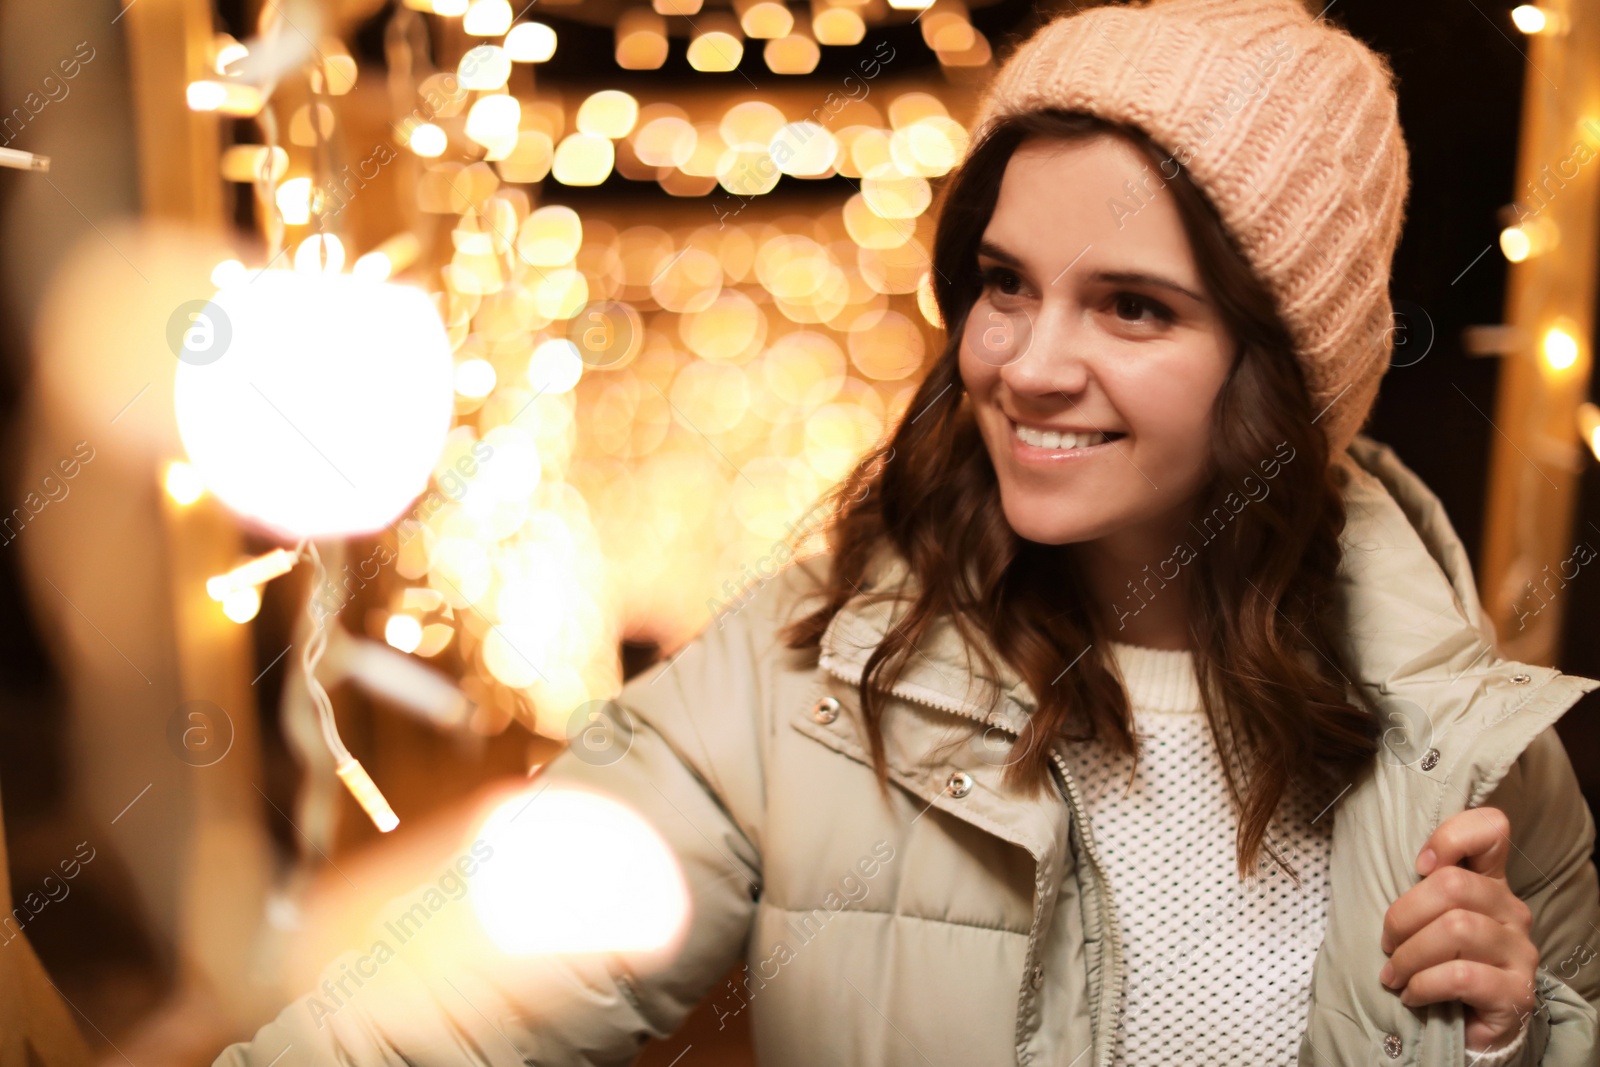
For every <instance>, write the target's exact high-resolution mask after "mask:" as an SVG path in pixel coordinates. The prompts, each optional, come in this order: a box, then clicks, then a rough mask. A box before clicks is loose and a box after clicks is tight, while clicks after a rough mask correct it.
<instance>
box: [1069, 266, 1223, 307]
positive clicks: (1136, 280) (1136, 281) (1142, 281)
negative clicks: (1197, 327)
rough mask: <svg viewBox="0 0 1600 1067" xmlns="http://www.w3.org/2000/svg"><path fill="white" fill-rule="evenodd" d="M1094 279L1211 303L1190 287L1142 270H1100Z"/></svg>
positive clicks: (1200, 302)
mask: <svg viewBox="0 0 1600 1067" xmlns="http://www.w3.org/2000/svg"><path fill="white" fill-rule="evenodd" d="M1093 277H1094V278H1095V279H1096V280H1098V281H1102V282H1111V283H1112V284H1114V285H1149V286H1153V287H1154V288H1157V289H1170V290H1172V291H1173V292H1175V293H1182V294H1183V295H1184V296H1186V297H1188V298H1189V299H1190V300H1193V301H1194V302H1195V303H1197V304H1208V303H1210V301H1208V300H1207V299H1206V298H1205V297H1204V296H1202V295H1201V294H1199V293H1197V292H1195V291H1194V290H1193V289H1190V288H1189V287H1188V286H1186V285H1179V284H1178V283H1177V282H1175V281H1173V280H1172V279H1171V278H1163V277H1162V276H1161V275H1159V274H1149V273H1147V272H1145V271H1140V270H1100V271H1095V273H1094V275H1093Z"/></svg>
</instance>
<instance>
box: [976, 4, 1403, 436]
mask: <svg viewBox="0 0 1600 1067" xmlns="http://www.w3.org/2000/svg"><path fill="white" fill-rule="evenodd" d="M1073 7H1074V13H1069V14H1065V15H1062V16H1060V17H1057V18H1056V19H1054V20H1052V21H1051V22H1048V23H1046V24H1045V25H1044V26H1043V27H1042V28H1040V29H1039V30H1038V31H1037V32H1036V33H1034V34H1033V35H1032V36H1031V37H1029V38H1028V39H1027V40H1026V41H1025V42H1023V43H1022V44H1021V45H1020V46H1019V47H1018V48H1017V50H1016V51H1015V52H1014V53H1013V54H1012V55H1011V56H1010V57H1008V58H1007V60H1006V62H1005V63H1004V65H1003V66H1002V67H1001V69H1000V71H999V72H998V73H997V74H996V76H995V78H994V79H993V81H992V82H991V83H990V85H989V87H988V88H987V90H986V91H985V94H984V97H983V99H982V101H981V102H980V104H979V107H978V113H977V116H976V117H975V120H974V124H973V143H974V144H975V143H977V141H978V139H979V138H980V137H981V136H982V134H983V133H984V132H985V129H986V128H987V126H988V125H989V124H991V123H993V122H994V121H995V120H997V119H998V118H1000V117H1001V116H1004V115H1009V114H1015V113H1020V112H1024V111H1031V110H1035V109H1039V108H1046V107H1059V108H1068V109H1072V110H1078V111H1087V112H1090V113H1092V114H1095V115H1099V116H1100V117H1102V118H1105V119H1109V120H1111V121H1114V122H1120V123H1123V124H1125V125H1129V126H1134V127H1136V128H1138V129H1141V130H1143V131H1144V132H1145V133H1147V134H1149V135H1150V137H1151V138H1152V139H1153V140H1154V141H1155V142H1156V143H1157V144H1159V145H1161V146H1162V148H1163V149H1164V150H1166V151H1167V152H1169V153H1171V156H1170V157H1169V160H1168V161H1167V162H1166V163H1165V164H1164V165H1163V168H1162V173H1160V174H1155V175H1152V177H1153V179H1154V182H1153V184H1154V185H1155V186H1156V187H1157V188H1159V186H1160V184H1161V182H1162V181H1163V180H1170V179H1171V178H1172V177H1173V176H1174V175H1175V174H1176V173H1177V168H1178V167H1180V166H1181V167H1183V168H1184V169H1185V170H1187V171H1188V173H1189V175H1190V177H1192V178H1193V179H1194V181H1195V182H1196V184H1198V185H1199V187H1200V188H1201V189H1202V190H1203V191H1204V192H1205V194H1206V195H1207V197H1208V198H1209V199H1210V201H1211V203H1212V204H1213V205H1214V206H1215V207H1216V209H1217V213H1218V215H1219V216H1221V218H1222V221H1223V224H1224V226H1226V228H1227V229H1228V231H1229V232H1230V233H1231V234H1232V236H1233V239H1234V242H1235V244H1236V245H1237V246H1238V248H1239V250H1240V252H1241V253H1242V254H1243V255H1244V257H1245V258H1246V260H1248V262H1249V263H1250V265H1251V267H1252V268H1253V270H1254V271H1255V273H1256V275H1257V276H1258V277H1259V278H1260V279H1261V280H1262V282H1263V283H1264V284H1265V285H1266V286H1267V288H1268V289H1269V290H1271V292H1272V294H1273V296H1274V299H1275V301H1276V304H1277V310H1278V314H1279V317H1280V318H1281V319H1282V320H1283V323H1284V325H1285V326H1286V327H1287V328H1288V330H1289V333H1290V335H1291V336H1292V337H1293V339H1294V346H1295V356H1296V358H1297V359H1298V361H1299V363H1300V366H1301V369H1302V371H1303V372H1304V375H1305V378H1306V383H1307V386H1308V388H1309V390H1310V392H1311V398H1312V407H1313V410H1314V411H1315V412H1317V413H1319V414H1318V415H1317V419H1318V425H1319V426H1320V427H1321V429H1322V431H1323V433H1324V435H1325V436H1326V438H1327V440H1328V444H1329V449H1330V453H1329V454H1330V457H1334V458H1336V457H1337V456H1338V455H1339V454H1340V453H1341V452H1343V451H1344V449H1345V446H1346V445H1348V444H1349V443H1350V440H1351V438H1352V437H1353V436H1354V435H1355V434H1356V433H1357V431H1358V430H1359V429H1360V427H1361V425H1362V424H1363V423H1364V422H1365V421H1366V418H1367V415H1368V413H1369V412H1370V411H1371V409H1372V404H1373V401H1374V400H1375V399H1376V398H1377V393H1378V383H1379V380H1380V379H1381V378H1382V377H1383V373H1384V371H1386V370H1387V369H1388V365H1389V352H1390V341H1391V336H1392V334H1393V332H1394V330H1393V327H1394V323H1393V309H1392V307H1391V305H1390V300H1389V269H1390V265H1391V262H1392V260H1393V258H1394V250H1395V246H1396V244H1397V243H1398V241H1399V237H1400V229H1401V224H1402V221H1403V216H1404V211H1405V201H1406V196H1407V193H1408V190H1409V185H1410V181H1409V177H1408V172H1407V168H1408V158H1409V157H1408V153H1407V151H1406V145H1405V140H1404V138H1403V136H1402V133H1401V129H1400V122H1399V115H1398V101H1397V99H1396V96H1395V91H1394V75H1393V73H1392V71H1391V69H1390V67H1389V64H1388V61H1387V60H1386V59H1385V58H1384V57H1383V56H1381V55H1379V54H1378V53H1376V52H1374V51H1372V50H1371V49H1369V48H1368V47H1367V46H1366V45H1365V44H1363V43H1362V42H1360V41H1358V40H1356V39H1355V38H1354V37H1353V36H1351V35H1350V34H1349V33H1348V32H1347V31H1345V30H1343V29H1342V28H1339V27H1337V26H1335V25H1334V24H1332V23H1330V22H1329V21H1328V20H1327V19H1326V18H1321V17H1318V18H1313V17H1312V15H1311V13H1310V12H1309V11H1308V10H1306V8H1305V7H1304V6H1303V5H1302V4H1301V3H1299V2H1298V0H1157V2H1154V3H1145V4H1139V3H1135V4H1127V5H1117V6H1107V7H1095V8H1089V9H1079V8H1078V7H1077V5H1073ZM1137 206H1138V205H1137V203H1134V204H1129V205H1127V207H1128V209H1129V210H1133V209H1134V208H1135V207H1137Z"/></svg>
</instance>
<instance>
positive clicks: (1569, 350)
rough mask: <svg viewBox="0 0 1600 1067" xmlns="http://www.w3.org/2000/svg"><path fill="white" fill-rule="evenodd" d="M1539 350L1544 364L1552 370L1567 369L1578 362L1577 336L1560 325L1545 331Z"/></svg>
mask: <svg viewBox="0 0 1600 1067" xmlns="http://www.w3.org/2000/svg"><path fill="white" fill-rule="evenodd" d="M1539 350H1540V352H1541V353H1543V355H1544V362H1545V365H1546V366H1548V367H1549V368H1550V369H1551V370H1554V371H1564V370H1569V369H1570V368H1571V367H1572V366H1573V365H1574V364H1575V363H1577V362H1578V341H1577V338H1575V337H1574V336H1573V335H1572V334H1571V333H1569V332H1568V331H1567V330H1565V329H1563V328H1562V327H1560V326H1552V327H1550V328H1549V329H1548V330H1546V331H1545V334H1544V339H1543V340H1542V341H1541V342H1540V345H1539Z"/></svg>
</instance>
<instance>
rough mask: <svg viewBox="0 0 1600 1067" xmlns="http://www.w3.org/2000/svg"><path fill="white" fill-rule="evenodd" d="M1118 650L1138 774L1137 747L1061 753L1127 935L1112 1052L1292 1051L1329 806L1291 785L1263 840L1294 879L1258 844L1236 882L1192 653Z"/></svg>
mask: <svg viewBox="0 0 1600 1067" xmlns="http://www.w3.org/2000/svg"><path fill="white" fill-rule="evenodd" d="M1111 650H1112V654H1113V656H1114V658H1115V660H1116V663H1117V665H1118V667H1119V669H1120V670H1121V672H1122V675H1123V678H1124V681H1125V683H1126V686H1127V690H1128V695H1129V703H1130V704H1132V706H1133V711H1134V718H1135V722H1136V723H1137V727H1138V730H1139V733H1140V735H1141V738H1142V746H1143V755H1142V757H1141V759H1140V760H1139V765H1138V772H1137V776H1136V777H1135V778H1134V780H1133V782H1132V784H1131V786H1130V784H1129V782H1128V775H1129V771H1130V769H1131V768H1132V766H1133V764H1132V761H1131V759H1130V758H1129V757H1126V756H1118V755H1114V754H1112V753H1110V752H1108V751H1106V750H1105V749H1104V748H1103V747H1102V746H1100V745H1098V744H1088V745H1077V746H1073V752H1072V754H1071V759H1070V760H1069V762H1068V767H1069V768H1070V769H1071V770H1072V772H1073V775H1074V777H1075V778H1076V780H1077V782H1078V785H1079V791H1080V792H1081V793H1082V794H1083V798H1084V804H1085V807H1086V808H1087V810H1088V816H1089V822H1090V825H1091V827H1092V829H1093V832H1094V838H1095V842H1096V845H1097V847H1098V850H1099V852H1100V857H1101V860H1102V862H1103V863H1104V864H1105V867H1106V873H1107V876H1108V877H1109V879H1110V882H1111V890H1112V898H1113V901H1114V903H1115V906H1116V913H1117V922H1118V926H1119V929H1120V931H1121V936H1122V944H1123V946H1124V949H1123V950H1124V953H1125V960H1126V985H1125V986H1124V994H1123V1001H1122V1006H1123V1011H1122V1013H1121V1015H1120V1016H1119V1017H1118V1019H1117V1029H1116V1044H1115V1058H1114V1062H1115V1063H1117V1064H1120V1065H1138V1067H1145V1065H1156V1064H1160V1065H1162V1067H1168V1065H1172V1067H1181V1065H1191V1064H1193V1065H1200V1064H1243V1063H1250V1064H1293V1063H1295V1062H1296V1059H1297V1053H1298V1044H1299V1040H1300V1035H1301V1033H1302V1032H1303V1031H1304V1029H1305V1016H1306V1009H1307V1007H1308V1004H1309V997H1310V990H1311V965H1312V962H1313V960H1314V959H1315V957H1316V953H1317V948H1318V946H1319V945H1320V944H1321V943H1322V936H1323V931H1324V928H1325V926H1326V923H1327V916H1328V846H1329V840H1330V834H1331V831H1332V829H1333V814H1332V813H1331V812H1327V813H1322V812H1318V811H1315V810H1311V808H1310V806H1309V804H1307V803H1305V802H1303V801H1298V800H1295V799H1293V798H1286V799H1285V802H1284V804H1283V806H1282V807H1281V808H1280V809H1279V812H1278V816H1277V818H1276V819H1275V820H1274V822H1273V824H1272V825H1271V827H1270V828H1269V839H1270V840H1272V841H1274V842H1276V843H1277V846H1278V848H1279V849H1280V851H1282V852H1284V853H1285V855H1286V858H1287V859H1288V860H1289V862H1290V864H1291V865H1292V866H1293V867H1294V868H1295V870H1296V871H1297V872H1298V873H1299V875H1300V885H1299V886H1298V887H1297V886H1296V885H1295V884H1294V881H1293V880H1292V879H1291V878H1290V877H1289V876H1288V875H1287V874H1285V873H1284V872H1283V870H1282V868H1280V867H1279V866H1278V865H1277V864H1276V863H1274V862H1273V861H1272V860H1271V858H1270V857H1265V856H1264V857H1263V858H1262V860H1261V862H1260V864H1259V865H1258V866H1257V869H1256V870H1255V872H1253V873H1252V876H1251V877H1250V879H1249V880H1248V881H1244V882H1241V880H1240V878H1239V875H1238V867H1237V862H1236V859H1235V851H1234V849H1235V835H1236V833H1237V829H1238V820H1237V817H1236V816H1235V815H1234V813H1233V809H1232V807H1231V805H1230V804H1229V801H1228V795H1227V787H1226V785H1225V783H1224V781H1223V777H1222V763H1221V760H1220V757H1219V756H1218V753H1217V748H1216V744H1215V742H1214V740H1213V738H1212V737H1211V731H1210V729H1209V727H1208V725H1207V723H1206V718H1205V715H1204V713H1203V712H1202V711H1201V707H1200V690H1199V685H1198V683H1197V680H1196V678H1195V673H1194V661H1193V658H1192V657H1191V655H1190V653H1188V652H1183V651H1164V650H1159V649H1151V648H1144V647H1141V646H1135V645H1126V644H1121V643H1118V642H1113V643H1112V646H1111ZM1372 980H1373V981H1374V982H1376V981H1377V980H1378V976H1377V974H1376V973H1374V974H1373V975H1372ZM1397 995H1398V994H1397ZM1046 996H1047V1003H1046V1010H1047V1011H1048V1010H1050V1005H1049V1003H1048V993H1047V995H1046ZM1061 1007H1062V1006H1057V1010H1060V1008H1061ZM1522 1043H1523V1037H1522V1035H1518V1038H1517V1040H1516V1042H1515V1044H1513V1045H1511V1046H1509V1047H1507V1048H1506V1049H1504V1050H1502V1052H1500V1053H1496V1054H1493V1055H1483V1056H1479V1055H1477V1054H1474V1053H1470V1052H1469V1053H1468V1054H1467V1057H1466V1061H1467V1063H1469V1064H1473V1065H1477V1067H1491V1065H1496V1064H1503V1063H1507V1062H1509V1061H1510V1060H1511V1058H1512V1057H1513V1056H1515V1055H1517V1053H1518V1051H1519V1050H1520V1047H1521V1045H1522Z"/></svg>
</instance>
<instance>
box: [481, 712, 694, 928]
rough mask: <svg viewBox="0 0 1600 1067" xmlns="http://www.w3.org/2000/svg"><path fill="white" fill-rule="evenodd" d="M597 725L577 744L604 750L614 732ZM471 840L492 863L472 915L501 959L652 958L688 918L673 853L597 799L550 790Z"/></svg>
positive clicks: (489, 822) (618, 807)
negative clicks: (627, 954) (642, 954)
mask: <svg viewBox="0 0 1600 1067" xmlns="http://www.w3.org/2000/svg"><path fill="white" fill-rule="evenodd" d="M594 706H595V707H597V708H601V707H606V706H607V705H604V704H601V703H600V702H595V705H594ZM593 718H594V720H595V721H594V722H593V723H592V729H590V730H589V731H588V732H587V733H585V734H583V735H581V736H580V737H579V738H578V739H577V740H576V741H575V742H574V744H591V745H594V746H599V747H600V749H601V751H602V752H603V750H604V746H605V745H606V744H607V739H608V734H607V731H608V729H614V727H613V726H612V724H611V723H610V722H609V721H607V720H606V719H605V717H604V715H603V714H601V713H598V712H597V713H596V714H595V715H594V716H593ZM474 836H475V839H482V840H485V841H491V842H493V844H494V862H493V863H486V864H484V865H483V867H482V869H481V870H480V871H479V873H478V874H477V875H476V876H475V877H474V878H473V879H472V883H471V889H470V890H469V892H470V893H471V896H472V907H473V911H474V912H475V913H476V915H477V917H478V921H479V922H480V923H481V924H482V926H483V929H484V931H485V932H486V933H487V934H488V935H489V937H490V939H491V940H492V941H493V942H494V943H495V945H496V946H498V947H499V948H500V949H501V950H502V951H504V952H507V953H514V954H530V953H536V952H538V953H546V952H595V951H629V950H634V951H639V950H650V949H655V948H660V947H662V946H664V945H666V944H668V943H669V942H671V941H672V940H673V939H674V938H675V937H677V936H678V934H679V933H680V931H681V930H682V929H683V924H684V923H685V922H686V921H687V919H688V914H689V895H688V887H687V883H686V882H685V881H684V877H683V870H682V868H681V867H680V866H679V864H678V861H677V859H676V857H675V856H674V855H673V852H672V849H671V848H670V847H669V846H668V845H667V843H666V842H665V841H664V840H663V839H662V838H661V835H660V834H659V833H657V832H656V830H655V829H654V828H653V827H651V826H650V824H649V823H648V822H646V821H645V820H644V819H643V818H641V817H640V816H639V815H638V814H637V813H635V812H634V811H632V810H631V809H629V808H627V807H625V806H624V805H622V804H620V803H618V802H617V801H615V800H612V799H611V798H609V797H606V796H602V795H600V794H599V793H591V792H587V791H583V790H577V789H563V788H547V789H544V790H543V791H541V792H539V793H538V794H537V799H534V800H532V802H531V803H530V798H529V796H527V795H521V794H519V795H517V796H514V797H512V798H511V799H510V800H507V801H506V802H504V803H503V804H501V805H500V806H499V807H497V808H496V809H495V810H494V811H493V812H492V813H491V814H490V815H489V817H488V818H487V819H486V820H485V822H484V824H483V828H482V829H481V830H480V831H479V832H478V834H476V835H474Z"/></svg>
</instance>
